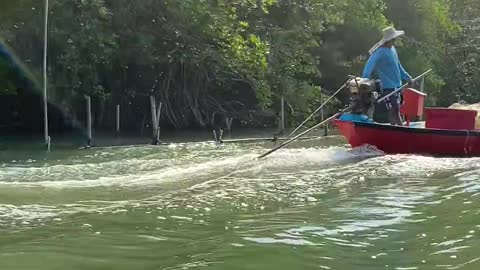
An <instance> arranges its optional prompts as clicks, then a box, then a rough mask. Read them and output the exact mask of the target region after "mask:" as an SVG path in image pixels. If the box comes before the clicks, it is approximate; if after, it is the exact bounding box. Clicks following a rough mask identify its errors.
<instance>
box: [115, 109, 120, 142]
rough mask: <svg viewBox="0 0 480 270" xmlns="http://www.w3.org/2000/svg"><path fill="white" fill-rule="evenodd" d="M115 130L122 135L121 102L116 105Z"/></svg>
mask: <svg viewBox="0 0 480 270" xmlns="http://www.w3.org/2000/svg"><path fill="white" fill-rule="evenodd" d="M115 131H116V133H117V136H118V135H120V104H117V106H116V125H115Z"/></svg>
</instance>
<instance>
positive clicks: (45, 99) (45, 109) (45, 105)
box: [43, 0, 50, 149]
mask: <svg viewBox="0 0 480 270" xmlns="http://www.w3.org/2000/svg"><path fill="white" fill-rule="evenodd" d="M44 31H45V33H44V34H45V35H44V46H43V114H44V117H43V118H44V132H45V133H44V135H45V144H46V145H47V148H48V149H50V136H49V135H48V97H47V51H48V0H45V28H44Z"/></svg>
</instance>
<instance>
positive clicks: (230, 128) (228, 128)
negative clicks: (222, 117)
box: [226, 117, 233, 136]
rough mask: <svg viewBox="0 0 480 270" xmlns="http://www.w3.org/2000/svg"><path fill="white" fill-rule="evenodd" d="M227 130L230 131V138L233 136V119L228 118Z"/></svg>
mask: <svg viewBox="0 0 480 270" xmlns="http://www.w3.org/2000/svg"><path fill="white" fill-rule="evenodd" d="M226 121H227V123H226V124H227V130H228V136H231V134H232V123H233V117H227V119H226Z"/></svg>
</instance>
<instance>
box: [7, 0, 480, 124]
mask: <svg viewBox="0 0 480 270" xmlns="http://www.w3.org/2000/svg"><path fill="white" fill-rule="evenodd" d="M43 8H44V7H43V1H38V0H17V1H7V3H2V4H1V8H0V15H1V18H2V19H1V20H2V23H1V24H0V37H1V38H2V39H3V40H4V41H5V42H6V43H7V44H8V45H9V46H11V47H13V50H14V51H15V52H16V53H17V55H18V57H19V58H21V59H22V60H23V62H24V63H26V65H27V66H28V67H29V68H30V69H31V70H33V73H34V74H36V75H37V77H38V78H41V77H40V76H38V75H39V74H41V67H42V46H43V43H42V39H43V13H44V9H43ZM478 14H480V5H479V2H478V1H477V0H455V1H453V0H181V1H180V0H142V1H131V0H70V1H60V0H50V23H49V27H50V28H49V44H50V46H49V51H48V53H49V57H48V59H49V68H48V74H49V79H50V89H49V95H50V100H52V101H53V102H54V103H55V104H57V106H59V107H61V108H62V109H64V111H65V112H67V113H69V114H70V115H72V116H75V117H76V118H79V119H80V120H81V119H82V117H83V116H82V115H83V113H82V112H83V111H82V108H83V102H84V99H83V98H84V95H90V96H92V98H93V100H94V101H95V107H94V109H95V124H96V126H97V127H107V126H108V124H109V123H111V122H112V121H111V120H112V119H113V115H114V111H113V107H114V105H115V104H122V108H123V109H122V111H123V114H122V115H123V117H124V119H126V120H124V121H125V122H126V123H128V124H129V125H130V127H132V128H133V127H137V126H139V125H144V123H145V122H148V116H149V108H148V98H147V97H148V96H150V95H155V96H156V97H157V99H158V100H159V101H162V102H163V103H164V111H163V118H162V121H163V124H164V125H170V126H173V127H177V128H184V127H192V126H199V127H206V126H209V125H210V124H211V123H212V122H214V121H215V118H216V117H219V115H222V116H223V117H224V116H231V117H235V118H236V119H238V121H239V122H241V123H243V124H245V125H250V126H258V125H272V124H275V121H276V117H277V116H276V113H277V112H278V110H279V103H280V100H281V96H284V97H285V99H286V101H287V103H288V104H287V105H288V106H287V108H288V112H287V113H288V115H289V119H290V121H295V120H300V119H302V118H303V117H304V116H305V115H308V114H309V113H310V112H311V111H312V110H314V109H315V108H316V107H317V106H318V105H319V103H320V102H321V100H320V98H321V96H322V95H323V96H324V97H325V96H328V95H329V94H331V93H332V92H333V91H334V90H335V89H336V88H338V86H340V85H341V84H342V83H343V81H344V80H345V78H346V75H349V74H360V73H361V69H362V67H363V65H364V63H365V60H366V57H367V56H368V49H369V48H370V47H371V46H372V45H373V44H374V43H376V42H377V41H378V39H379V38H380V36H381V34H380V31H381V29H382V28H384V27H385V26H388V25H390V24H394V25H395V26H396V27H397V28H400V29H405V30H406V32H407V38H405V39H403V42H402V43H401V44H400V46H399V47H400V49H399V51H400V56H401V59H402V61H403V62H404V65H405V66H406V67H407V69H408V70H409V71H410V72H411V73H412V75H415V74H418V73H421V72H422V71H424V70H425V69H427V68H433V69H434V70H435V73H434V74H433V75H431V76H429V77H428V80H427V85H426V89H425V90H427V91H428V93H429V95H430V98H429V102H431V103H434V104H438V105H448V104H450V103H452V102H455V101H458V100H459V99H464V100H466V101H469V102H473V101H477V102H478V101H479V99H480V93H479V92H478V91H477V88H479V87H480V65H479V64H478V61H479V60H480V48H479V46H480V45H479V44H480V40H479V37H478V34H477V33H478V31H479V30H480V20H479V19H478ZM6 74H7V73H6V72H4V71H1V72H0V80H2V84H3V85H2V87H1V88H2V90H0V94H4V95H12V94H14V93H12V88H14V87H12V83H11V82H9V81H8V80H7V79H5V78H6V77H8V76H6ZM3 82H6V83H3ZM13 92H14V91H13ZM345 100H346V96H345V95H343V96H340V100H339V101H340V102H342V101H345ZM334 106H335V104H332V106H331V107H330V108H331V109H333V108H334ZM336 106H337V108H338V104H336ZM140 120H143V121H140Z"/></svg>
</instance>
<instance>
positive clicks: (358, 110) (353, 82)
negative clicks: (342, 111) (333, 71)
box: [347, 77, 381, 119]
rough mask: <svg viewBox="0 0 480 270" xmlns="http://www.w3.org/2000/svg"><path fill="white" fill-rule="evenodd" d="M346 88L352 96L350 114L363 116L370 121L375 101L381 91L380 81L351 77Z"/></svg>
mask: <svg viewBox="0 0 480 270" xmlns="http://www.w3.org/2000/svg"><path fill="white" fill-rule="evenodd" d="M347 86H348V88H349V90H350V93H351V95H352V97H351V107H352V109H351V110H352V111H351V113H352V114H359V115H360V114H363V115H366V116H368V117H369V118H370V119H372V118H373V113H374V110H375V101H376V100H377V98H378V93H379V92H380V91H381V84H380V81H379V80H370V79H364V78H359V77H355V78H353V77H352V79H350V80H349V81H348V83H347Z"/></svg>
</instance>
